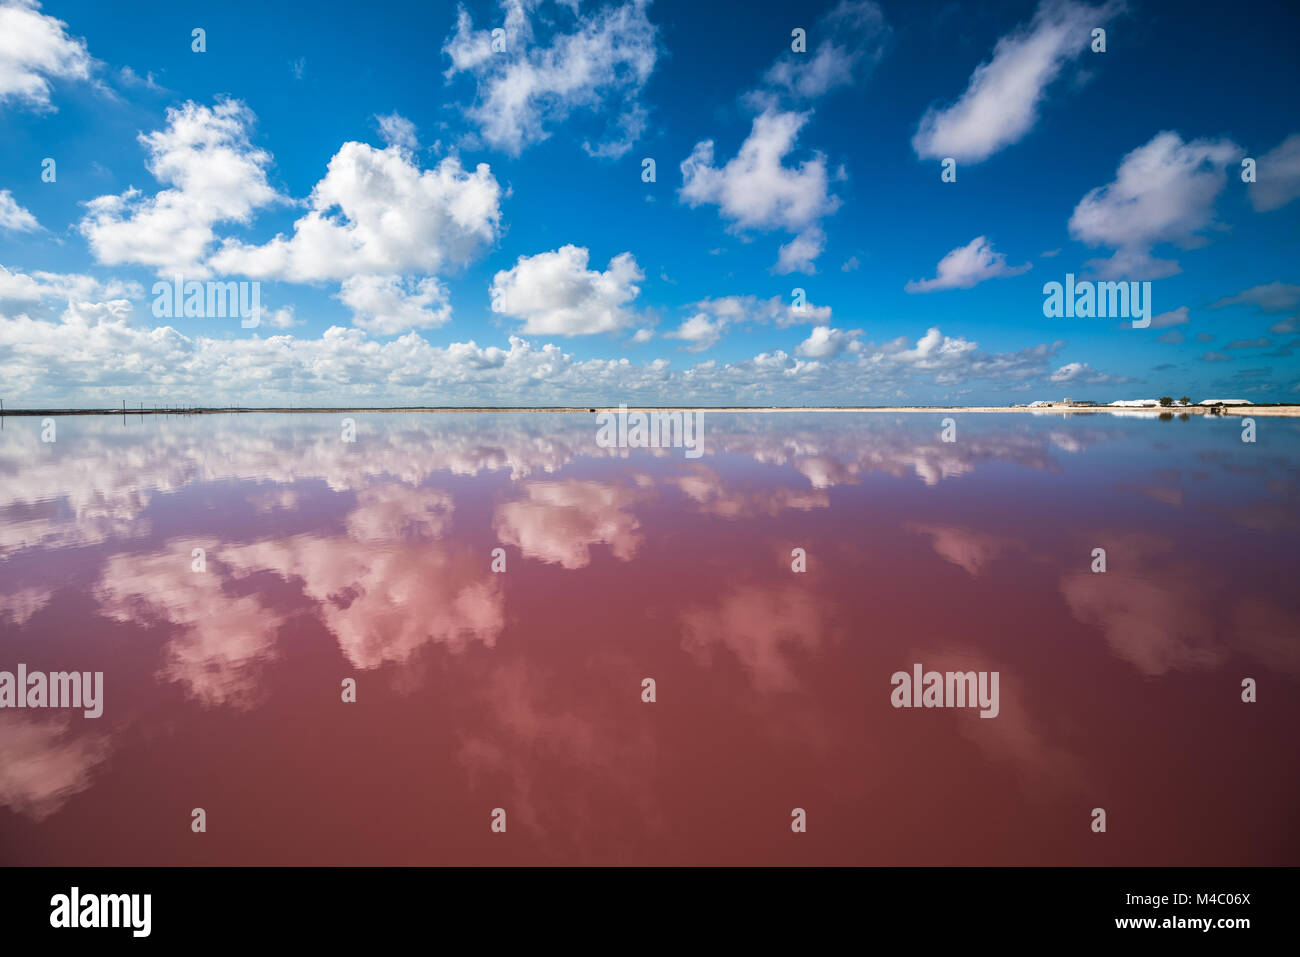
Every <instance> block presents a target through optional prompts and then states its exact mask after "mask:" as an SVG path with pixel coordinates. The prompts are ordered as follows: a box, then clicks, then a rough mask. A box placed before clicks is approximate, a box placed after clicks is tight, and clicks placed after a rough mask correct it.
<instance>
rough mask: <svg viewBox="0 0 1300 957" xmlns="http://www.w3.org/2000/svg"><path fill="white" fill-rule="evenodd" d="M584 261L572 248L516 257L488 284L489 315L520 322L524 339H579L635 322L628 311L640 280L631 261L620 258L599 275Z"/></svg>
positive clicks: (626, 255) (624, 256)
mask: <svg viewBox="0 0 1300 957" xmlns="http://www.w3.org/2000/svg"><path fill="white" fill-rule="evenodd" d="M589 256H590V253H589V252H588V250H587V249H586V248H584V247H581V246H574V245H566V246H561V247H560V248H559V249H556V250H554V251H552V252H545V253H538V254H537V255H536V256H520V257H519V260H518V262H516V263H515V265H514V266H513V267H511V268H510V269H505V270H502V271H501V272H498V273H497V274H496V275H495V276H494V277H493V278H492V290H491V294H492V311H493V312H497V313H501V314H502V315H506V316H512V317H514V318H516V319H522V320H524V325H523V328H522V330H521V331H522V332H523V333H525V334H536V335H558V336H581V335H590V334H592V333H598V332H613V331H614V330H617V329H623V328H626V327H627V326H630V325H632V324H633V323H635V322H636V321H637V318H638V316H637V314H636V313H635V312H634V311H633V310H632V309H631V308H629V306H630V303H631V302H632V300H633V299H635V298H636V297H637V295H638V294H639V293H640V291H641V287H640V286H638V285H637V283H638V282H640V281H641V280H643V279H645V273H644V272H642V271H641V267H640V266H638V265H637V262H636V257H635V256H633V255H632V254H631V253H630V252H629V253H620V254H619V255H617V256H615V257H614V258H613V259H611V260H610V261H609V265H608V266H607V267H606V269H605V270H604V271H603V272H602V271H600V270H595V269H588V268H587V261H588V258H589Z"/></svg>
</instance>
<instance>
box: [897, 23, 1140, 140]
mask: <svg viewBox="0 0 1300 957" xmlns="http://www.w3.org/2000/svg"><path fill="white" fill-rule="evenodd" d="M1120 9H1122V4H1121V3H1118V2H1113V0H1112V2H1108V3H1106V4H1105V5H1104V6H1101V7H1090V6H1087V5H1085V4H1081V3H1075V2H1073V0H1043V2H1042V3H1040V4H1039V6H1038V10H1037V11H1036V12H1035V13H1034V17H1033V19H1032V20H1030V22H1029V23H1028V24H1022V25H1021V26H1019V27H1017V28H1016V29H1015V30H1013V31H1012V32H1011V33H1009V34H1007V35H1006V36H1004V37H1002V38H1001V39H1000V40H998V42H997V45H996V46H995V47H994V48H993V58H992V59H991V60H988V61H986V62H984V63H981V64H980V65H979V66H977V67H976V68H975V72H974V73H972V74H971V78H970V83H969V84H968V85H967V87H966V90H965V92H963V93H962V95H961V96H960V97H958V98H957V101H956V102H955V103H952V104H950V105H949V106H945V107H934V106H932V107H930V108H929V109H928V110H926V112H925V115H924V116H923V117H922V118H921V124H920V127H919V128H918V129H917V131H916V135H915V136H914V137H913V138H912V148H913V149H915V150H916V154H917V156H919V157H921V158H922V159H931V158H935V159H937V158H941V157H947V156H951V157H953V158H955V159H956V160H958V161H959V162H963V163H978V162H980V161H982V160H986V159H988V158H989V157H990V156H992V155H993V154H994V153H996V152H997V151H998V150H1000V149H1002V148H1004V147H1006V146H1010V145H1011V144H1012V143H1015V142H1017V141H1019V140H1020V139H1021V138H1022V137H1024V136H1025V134H1026V133H1028V132H1029V131H1030V130H1031V129H1033V127H1034V124H1035V123H1036V122H1037V121H1038V111H1039V107H1040V106H1041V104H1042V101H1043V97H1044V94H1045V92H1046V90H1047V87H1048V85H1049V84H1051V82H1052V81H1053V80H1055V79H1056V78H1057V77H1058V76H1059V75H1060V73H1061V71H1062V70H1063V69H1064V68H1065V66H1066V65H1067V64H1068V63H1069V62H1070V61H1072V60H1074V59H1075V58H1076V57H1078V56H1079V55H1080V54H1081V53H1083V52H1084V51H1085V50H1087V49H1088V48H1089V44H1090V42H1091V39H1092V30H1093V28H1094V27H1104V26H1105V25H1106V23H1107V22H1108V21H1109V20H1110V19H1111V18H1112V17H1114V16H1115V14H1117V13H1118V12H1119V11H1120Z"/></svg>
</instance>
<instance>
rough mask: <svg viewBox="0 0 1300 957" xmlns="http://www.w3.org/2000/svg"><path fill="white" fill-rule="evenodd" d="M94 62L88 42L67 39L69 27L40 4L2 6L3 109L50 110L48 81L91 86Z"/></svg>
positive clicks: (23, 0) (17, 1) (21, 1)
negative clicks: (43, 10)
mask: <svg viewBox="0 0 1300 957" xmlns="http://www.w3.org/2000/svg"><path fill="white" fill-rule="evenodd" d="M93 62H94V61H92V60H91V58H90V54H89V53H88V52H87V51H86V41H85V40H81V39H78V38H75V37H70V36H68V25H67V24H66V23H64V22H63V21H62V20H57V19H55V18H54V17H51V16H47V15H46V14H44V13H41V5H40V4H39V3H37V2H36V0H8V2H6V3H2V4H0V105H4V104H5V103H6V102H14V103H17V104H18V105H20V106H25V107H28V108H30V109H35V110H49V109H52V108H53V107H52V106H51V104H50V89H51V85H50V79H51V78H54V79H66V80H88V79H89V78H90V69H91V66H92V65H93Z"/></svg>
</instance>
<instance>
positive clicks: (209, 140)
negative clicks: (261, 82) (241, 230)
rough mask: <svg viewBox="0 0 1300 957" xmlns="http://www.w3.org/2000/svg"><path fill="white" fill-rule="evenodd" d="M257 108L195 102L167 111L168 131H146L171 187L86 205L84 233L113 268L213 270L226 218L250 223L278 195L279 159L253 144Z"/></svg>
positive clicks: (155, 170) (152, 162) (157, 166)
mask: <svg viewBox="0 0 1300 957" xmlns="http://www.w3.org/2000/svg"><path fill="white" fill-rule="evenodd" d="M253 121H254V117H253V113H252V111H251V110H249V109H248V107H247V106H245V105H244V104H243V103H241V102H239V101H237V100H219V101H217V103H216V105H215V106H212V107H207V106H201V105H199V104H197V103H194V102H192V101H190V102H186V103H185V104H184V105H183V106H181V107H179V108H170V109H168V110H167V128H166V129H164V130H155V131H154V132H152V133H149V134H142V135H141V136H140V142H141V143H142V144H143V145H144V147H145V149H146V150H147V151H148V153H149V159H148V161H147V166H148V168H149V172H150V173H152V174H153V176H154V178H155V179H156V180H158V182H160V183H164V184H167V186H168V187H169V188H167V189H164V190H161V191H159V192H158V193H156V194H155V195H153V196H151V197H145V196H144V195H143V193H142V192H141V191H140V190H138V189H134V188H132V189H128V190H127V191H126V192H125V193H122V194H121V195H116V196H114V195H109V196H100V197H98V198H96V199H92V200H91V201H90V202H88V203H87V204H86V206H87V214H86V217H85V218H84V219H83V220H82V221H81V224H80V229H81V232H82V234H83V235H84V236H85V237H86V239H87V240H88V241H89V243H90V247H91V249H92V250H93V251H94V253H95V256H96V258H97V259H98V260H99V261H100V262H101V263H105V264H108V265H116V264H133V265H141V266H152V267H154V268H156V269H157V270H158V272H159V274H160V275H165V274H168V273H172V272H183V273H186V274H188V275H190V276H193V277H199V276H203V275H207V272H206V270H205V268H204V266H203V265H202V261H203V259H204V257H205V256H206V254H207V252H208V248H209V246H210V245H211V244H212V242H213V241H214V239H215V238H216V237H215V234H214V232H213V227H214V226H215V225H216V224H218V223H223V222H237V223H246V222H248V221H249V219H250V217H251V215H252V213H253V211H254V210H256V209H258V208H260V207H263V206H266V205H268V204H270V203H272V202H274V201H275V200H276V199H277V198H278V197H277V194H276V192H275V190H273V189H272V188H271V186H270V185H269V184H268V183H267V181H266V167H267V166H268V165H270V162H271V156H270V154H269V153H267V152H266V151H264V150H261V149H257V148H255V147H254V146H252V144H251V143H250V141H249V128H250V127H251V126H252V124H253Z"/></svg>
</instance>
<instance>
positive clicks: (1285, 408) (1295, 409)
mask: <svg viewBox="0 0 1300 957" xmlns="http://www.w3.org/2000/svg"><path fill="white" fill-rule="evenodd" d="M618 411H619V408H617V407H615V408H610V407H601V406H335V407H328V408H325V407H307V408H297V407H288V406H285V407H279V406H267V407H261V408H248V407H233V406H229V407H213V408H206V407H203V408H170V409H147V408H139V407H137V408H134V409H132V408H127V409H5V410H4V411H3V412H0V417H3V416H53V415H126V416H129V415H222V414H234V413H241V414H242V413H284V414H288V413H295V414H296V413H311V414H327V413H337V412H406V413H411V412H434V413H470V412H485V413H492V412H541V413H548V412H563V413H573V412H578V413H587V414H590V413H592V412H615V413H616V412H618ZM626 411H628V412H697V411H698V412H727V413H733V412H877V413H880V412H884V413H890V414H895V413H903V412H930V413H940V412H950V413H955V414H960V413H967V412H978V413H985V412H997V413H1001V412H1027V413H1030V414H1032V415H1095V414H1113V413H1122V414H1124V415H1133V414H1138V415H1160V414H1162V413H1169V414H1172V415H1183V414H1189V415H1208V414H1210V406H1204V405H1189V406H1169V407H1165V406H1142V407H1133V406H1119V407H1114V406H1108V405H1085V406H1048V407H1042V406H1039V407H1038V408H1032V409H1031V408H1028V407H1027V406H1011V405H976V406H960V405H910V406H901V405H900V406H879V405H860V406H843V405H833V406H816V405H809V406H785V405H782V406H667V405H644V406H627V407H626ZM1222 411H1223V414H1224V415H1263V416H1287V417H1300V405H1229V406H1223V407H1222Z"/></svg>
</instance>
